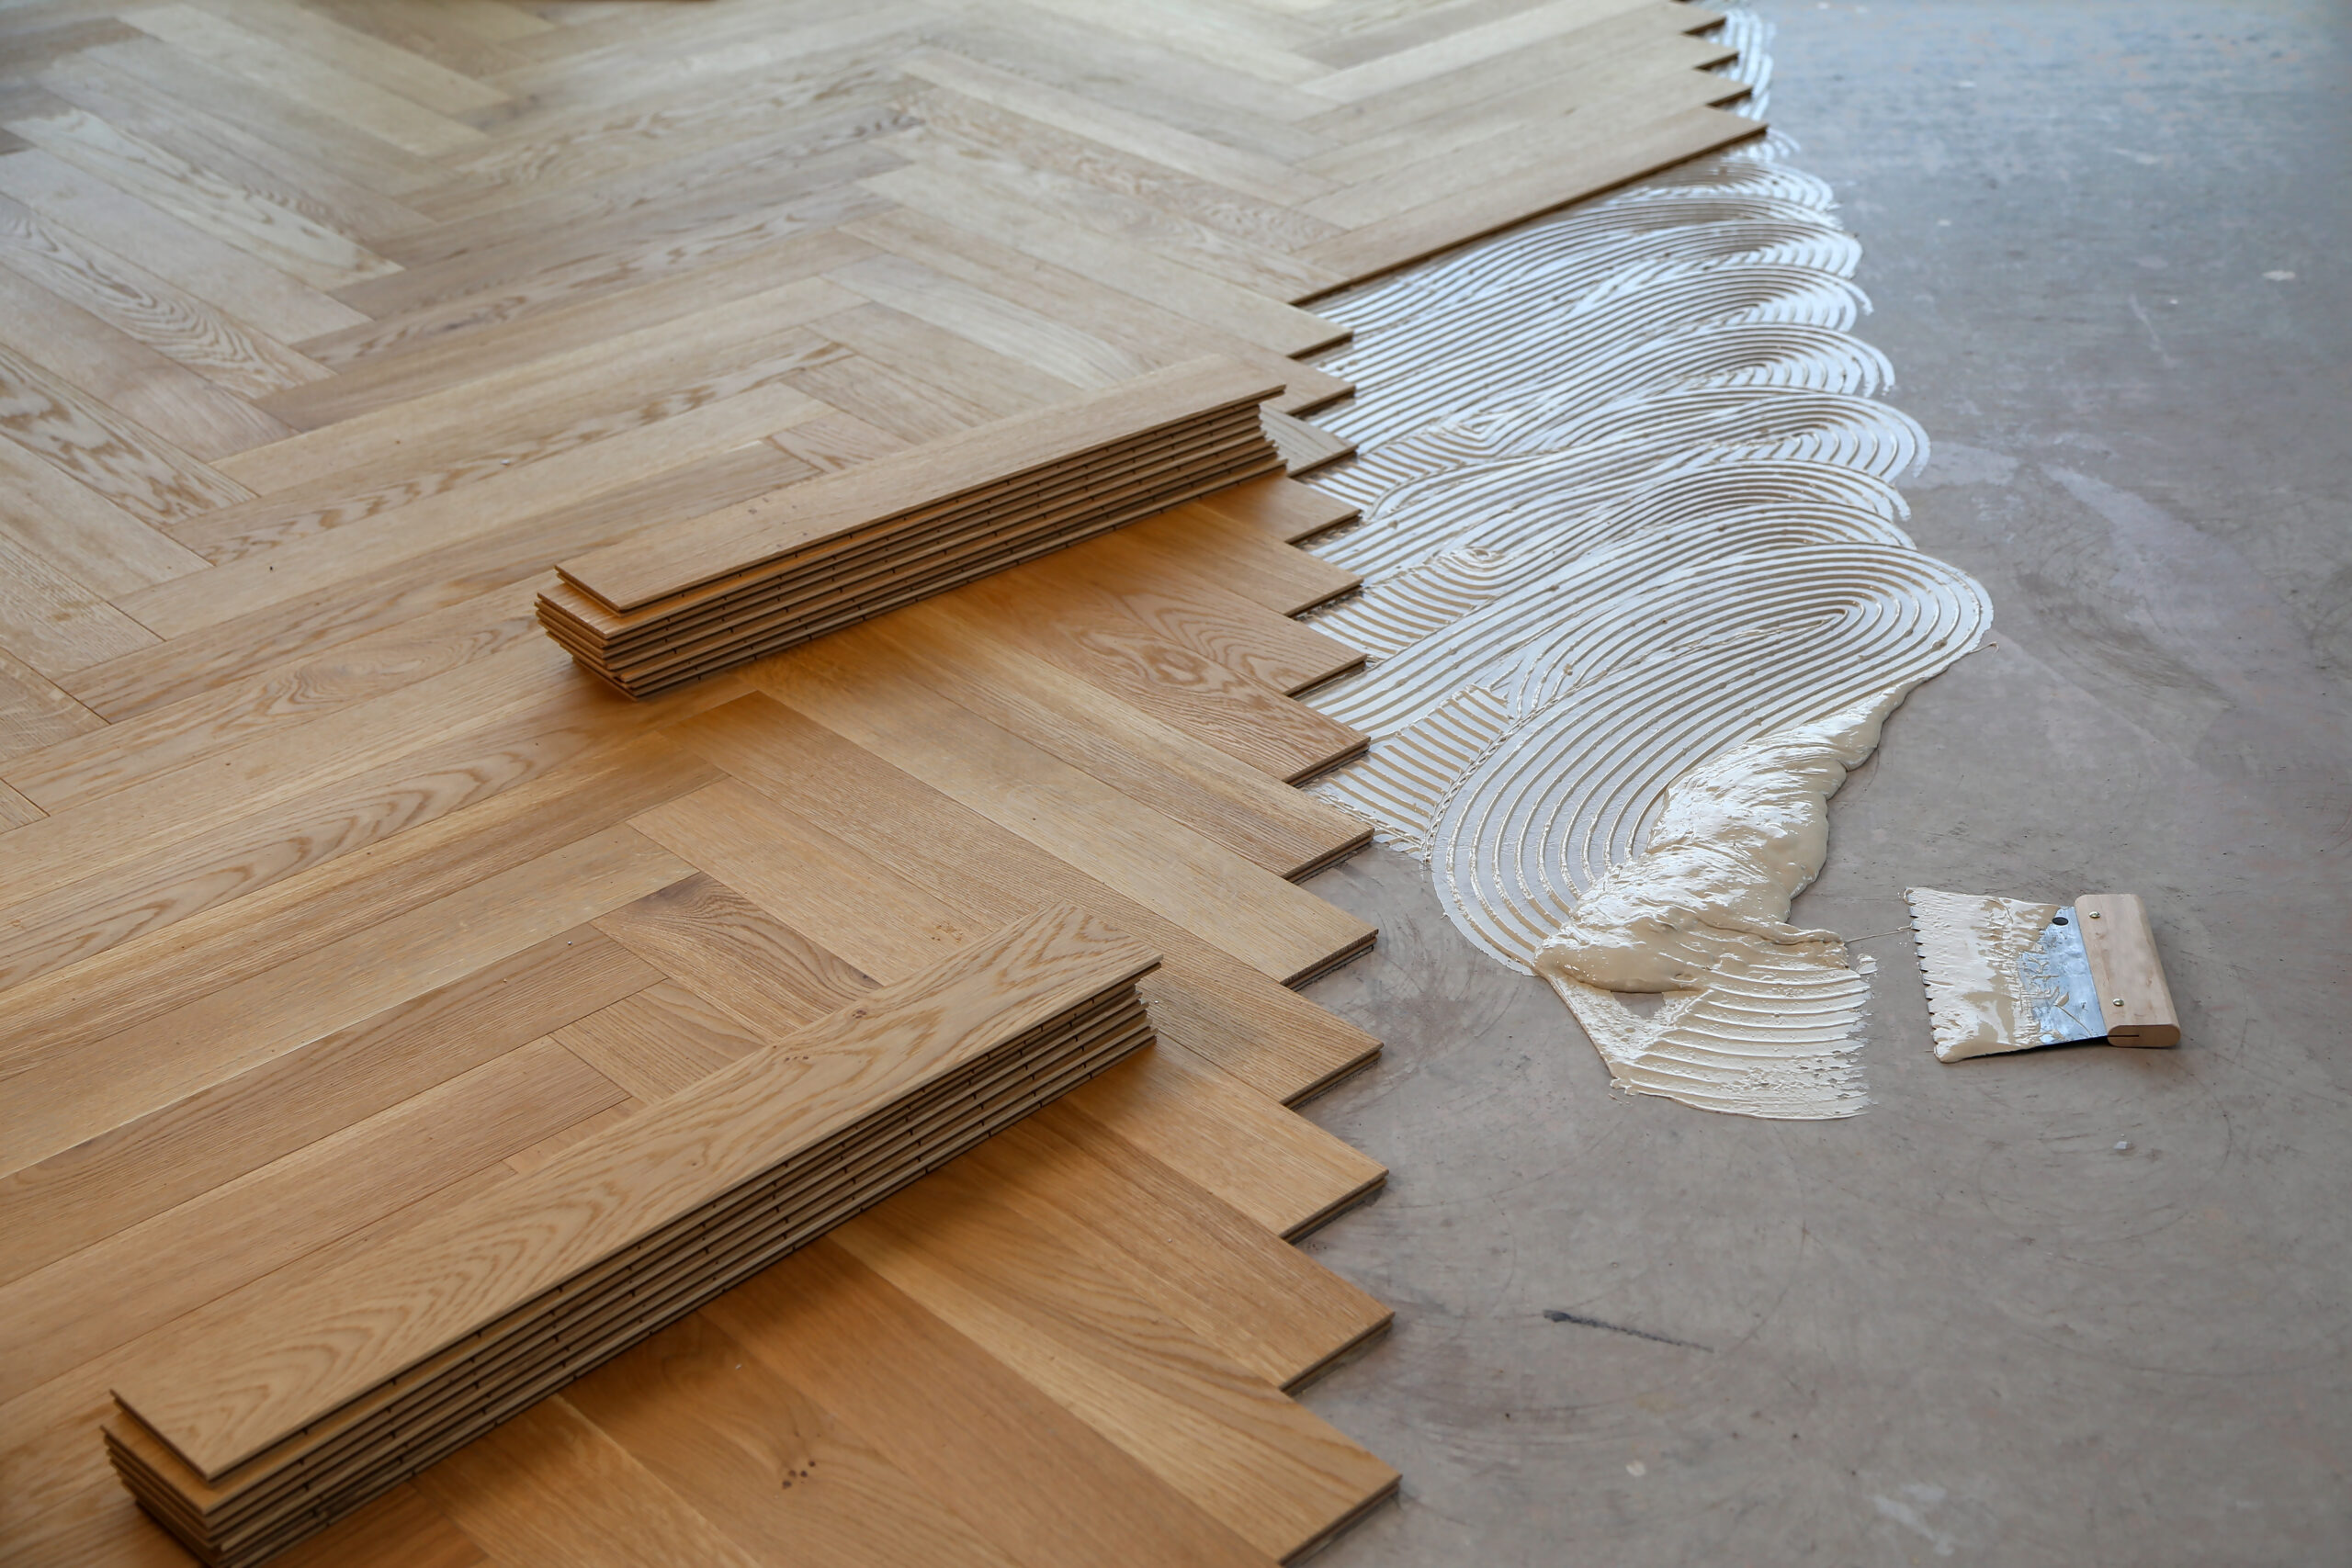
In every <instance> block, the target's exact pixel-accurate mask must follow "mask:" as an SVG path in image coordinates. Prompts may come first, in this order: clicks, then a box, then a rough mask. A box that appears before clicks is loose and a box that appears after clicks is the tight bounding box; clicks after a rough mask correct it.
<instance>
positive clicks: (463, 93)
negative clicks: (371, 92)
mask: <svg viewBox="0 0 2352 1568" xmlns="http://www.w3.org/2000/svg"><path fill="white" fill-rule="evenodd" d="M199 3H200V4H202V6H203V7H204V9H205V10H207V11H209V12H211V13H212V14H213V15H215V16H219V17H226V18H228V19H229V20H231V21H232V22H235V23H237V24H239V25H241V26H243V27H245V28H250V29H252V30H253V31H254V32H257V33H259V34H261V35H262V36H263V37H266V38H268V39H273V40H275V41H276V42H277V43H280V44H283V45H285V46H286V47H287V48H288V49H290V50H293V51H297V52H300V53H301V54H305V55H308V56H310V57H311V58H312V59H315V60H319V61H322V62H325V63H326V64H328V65H330V66H333V67H334V69H335V70H337V71H339V72H341V73H344V74H345V75H348V76H353V77H356V78H357V79H358V80H360V81H362V82H367V83H369V84H371V85H374V86H377V87H380V88H382V89H383V90H384V91H385V92H387V93H390V94H392V95H394V96H398V97H401V98H405V99H406V100H408V101H409V102H410V103H413V104H418V105H421V106H423V107H425V108H428V109H432V110H434V111H435V112H437V113H440V114H445V115H450V116H462V115H465V114H467V113H469V111H472V110H476V109H485V108H490V107H494V106H496V105H499V104H503V103H504V102H506V101H507V95H506V94H505V93H504V92H503V91H501V90H500V89H499V88H497V87H494V86H491V85H487V84H486V83H483V82H481V81H480V80H478V77H479V76H480V75H481V72H480V71H479V70H478V69H477V70H475V71H471V72H460V71H452V70H449V69H448V68H447V67H446V66H442V65H437V64H435V63H434V62H431V61H429V60H424V59H422V58H420V57H419V56H418V55H416V54H415V53H413V51H409V50H405V49H401V48H397V47H394V46H392V45H390V44H388V43H386V42H384V41H383V40H382V39H377V38H373V37H370V36H369V35H368V34H367V33H364V32H361V31H359V30H358V29H356V28H350V27H346V26H345V25H344V24H342V23H341V22H338V21H336V20H335V19H334V18H333V17H327V16H323V15H322V14H321V13H320V12H318V11H317V10H314V9H311V8H310V7H307V6H297V5H294V4H291V0H231V3H227V4H224V3H222V0H199Z"/></svg>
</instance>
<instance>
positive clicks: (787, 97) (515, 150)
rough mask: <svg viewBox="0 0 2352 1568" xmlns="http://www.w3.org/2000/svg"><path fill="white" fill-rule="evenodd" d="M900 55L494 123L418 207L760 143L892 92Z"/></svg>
mask: <svg viewBox="0 0 2352 1568" xmlns="http://www.w3.org/2000/svg"><path fill="white" fill-rule="evenodd" d="M639 15H640V17H641V16H642V15H643V13H641V12H640V13H639ZM568 30H569V29H563V30H560V31H559V32H558V33H557V34H556V35H554V36H557V37H559V38H560V37H561V36H562V32H563V31H568ZM901 52H903V49H902V46H901V45H900V44H899V43H898V42H896V41H895V40H886V41H881V42H877V43H873V44H866V45H863V46H857V47H853V48H848V49H835V50H824V51H817V52H814V53H810V54H807V55H804V56H802V57H800V58H798V59H796V60H793V61H791V62H787V63H785V64H782V65H771V66H769V67H767V68H765V69H763V70H761V71H758V72H756V73H752V76H751V78H750V79H749V80H737V81H733V82H730V83H729V84H728V87H727V90H724V91H719V92H710V93H695V94H687V95H684V96H683V97H682V96H679V95H676V94H672V93H656V94H652V95H650V96H646V97H643V98H638V99H632V100H624V101H620V102H616V103H609V104H595V105H587V106H582V107H576V108H573V109H571V110H570V111H567V112H562V113H556V114H546V115H539V116H536V117H532V118H527V119H523V120H518V121H515V122H511V123H503V124H501V123H493V124H491V125H490V127H489V129H490V130H491V131H492V134H491V136H490V139H489V140H488V141H485V142H484V143H483V144H482V145H481V147H479V148H477V149H475V150H474V151H473V152H469V153H467V154H465V155H463V156H460V157H456V158H450V159H447V160H444V163H445V164H446V165H447V168H446V172H445V173H444V174H443V175H442V179H443V181H444V182H448V181H449V176H450V175H456V176H458V178H457V179H456V181H455V182H454V183H451V184H450V185H449V188H447V190H445V191H443V192H441V193H439V194H438V195H435V196H433V197H420V198H419V200H418V205H419V206H420V207H422V208H423V209H424V210H425V211H427V212H430V213H433V214H435V215H436V216H440V215H444V214H446V215H447V216H449V217H451V218H461V217H464V216H467V215H469V214H470V213H473V212H478V211H481V210H485V209H489V208H491V207H492V206H494V203H493V202H492V199H491V197H492V192H493V191H495V190H497V189H500V188H503V189H504V190H505V191H506V193H507V194H508V195H509V196H510V197H511V196H513V195H515V194H518V193H519V192H520V191H521V190H522V189H523V188H525V187H537V188H538V189H541V190H548V189H553V188H556V187H558V186H565V185H571V184H574V183H580V182H586V181H594V180H598V179H605V178H610V177H612V176H614V175H621V174H624V173H626V172H627V171H628V170H630V169H634V168H639V167H642V166H644V165H647V164H662V163H667V162H669V161H671V160H673V159H677V158H682V157H689V156H692V155H694V154H695V153H699V152H708V151H710V150H711V149H714V148H719V147H726V146H729V145H731V144H734V143H737V142H743V141H754V140H755V139H756V138H758V137H759V136H761V135H763V134H764V133H766V132H768V131H770V130H775V128H776V127H777V126H779V125H786V124H790V123H792V122H794V121H796V120H799V119H805V118H809V115H810V113H811V112H812V111H814V112H820V113H821V112H822V111H823V109H824V107H826V106H828V105H830V104H831V103H833V102H835V101H837V100H838V99H840V98H842V97H843V96H858V95H862V94H864V93H866V92H870V91H872V90H874V89H876V88H877V87H882V86H886V85H888V84H889V83H890V82H892V81H894V80H895V79H896V74H897V73H896V71H895V70H894V68H893V64H892V62H894V61H895V60H896V58H897V57H898V55H899V53H901ZM477 118H484V117H477ZM649 132H650V134H649Z"/></svg>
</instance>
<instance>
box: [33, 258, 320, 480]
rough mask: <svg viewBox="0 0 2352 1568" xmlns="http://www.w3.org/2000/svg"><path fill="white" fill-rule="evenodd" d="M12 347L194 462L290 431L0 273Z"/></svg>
mask: <svg viewBox="0 0 2352 1568" xmlns="http://www.w3.org/2000/svg"><path fill="white" fill-rule="evenodd" d="M0 312H5V313H6V319H7V321H9V324H10V333H9V335H10V338H11V339H12V346H14V347H15V348H16V349H17V351H19V352H20V353H23V354H24V355H27V356H28V357H29V358H30V359H32V360H33V361H34V362H36V363H38V364H39V365H40V366H42V367H44V368H46V369H48V370H50V371H51V372H52V373H53V374H55V375H56V376H57V377H59V378H61V379H62V380H63V381H64V382H65V383H66V384H68V385H70V386H73V387H74V388H77V389H80V390H82V391H84V392H86V393H88V394H89V395H90V396H91V397H93V398H95V399H96V400H97V401H99V402H101V403H103V404H105V405H107V407H110V408H113V409H115V410H117V411H119V412H120V413H121V414H122V415H123V416H124V417H125V418H127V419H130V420H131V421H133V422H135V423H138V424H139V425H141V426H142V427H144V428H146V429H148V430H151V431H153V433H154V434H156V435H158V436H160V437H161V438H162V439H164V441H167V442H170V443H171V444H172V445H174V446H177V447H179V448H180V449H181V450H183V451H185V452H187V454H188V455H189V456H190V457H195V458H197V459H198V460H199V461H204V460H209V459H212V458H218V457H226V456H227V455H228V454H230V453H232V452H242V451H243V450H244V449H245V448H246V447H248V446H261V445H262V444H263V443H265V442H269V441H276V440H279V439H281V438H282V437H284V436H286V435H288V434H292V432H291V431H289V430H288V428H287V427H286V426H285V425H283V424H280V423H278V422H277V420H275V419H273V418H271V417H270V416H269V415H268V414H266V413H264V412H262V411H261V410H259V409H257V408H254V406H253V405H252V403H250V402H248V401H247V400H245V399H244V398H243V397H241V396H239V395H238V394H237V393H235V392H233V391H232V390H230V389H227V388H224V387H220V386H216V385H214V384H213V383H212V382H210V381H209V380H206V379H205V378H203V377H202V376H201V375H199V374H198V373H197V372H196V371H194V370H192V369H189V368H188V367H186V366H184V365H181V364H180V363H179V362H178V361H176V360H175V359H172V358H170V357H169V356H167V355H163V354H159V353H157V352H156V351H155V350H154V349H152V348H150V347H148V346H147V345H146V344H143V343H141V342H140V341H139V340H138V339H137V338H135V337H133V336H131V335H130V334H129V333H124V332H121V331H119V329H117V328H116V327H115V326H114V325H113V324H111V323H109V322H107V321H104V320H102V319H100V318H99V317H97V316H95V315H93V314H91V313H90V312H89V311H87V310H84V309H82V308H81V307H80V306H79V305H77V304H74V303H73V302H72V301H71V300H69V299H63V298H61V297H60V296H58V295H56V294H53V293H51V291H50V290H49V289H48V288H44V287H42V286H41V285H40V283H37V282H35V281H33V280H32V279H29V278H27V277H25V276H22V275H21V274H19V273H17V272H15V271H13V270H7V271H0Z"/></svg>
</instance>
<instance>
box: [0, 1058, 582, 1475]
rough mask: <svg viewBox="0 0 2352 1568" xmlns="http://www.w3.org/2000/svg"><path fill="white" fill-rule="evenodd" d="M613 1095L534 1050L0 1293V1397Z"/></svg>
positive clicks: (226, 1185)
mask: <svg viewBox="0 0 2352 1568" xmlns="http://www.w3.org/2000/svg"><path fill="white" fill-rule="evenodd" d="M620 1099H621V1091H620V1089H619V1088H618V1087H617V1086H616V1085H615V1084H614V1083H612V1082H611V1080H609V1079H607V1078H605V1077H604V1076H603V1075H602V1074H599V1073H596V1072H594V1071H592V1070H590V1069H589V1068H588V1067H587V1066H585V1065H584V1064H582V1062H581V1061H580V1060H579V1059H578V1058H577V1057H575V1056H573V1055H571V1053H570V1052H569V1051H566V1050H564V1049H563V1047H561V1046H560V1045H558V1044H556V1043H553V1042H552V1041H546V1040H542V1041H539V1042H537V1043H534V1044H531V1045H527V1046H525V1047H523V1048H521V1049H518V1050H515V1051H510V1052H507V1053H506V1054H504V1055H500V1056H498V1057H495V1058H493V1059H492V1060H491V1061H489V1062H486V1063H484V1064H482V1065H481V1066H478V1067H475V1068H473V1069H472V1070H471V1071H469V1072H467V1073H464V1074H461V1075H459V1076H458V1077H454V1078H451V1079H448V1080H447V1082H445V1083H443V1084H441V1085H438V1086H436V1087H435V1088H434V1089H427V1090H425V1091H424V1093H422V1094H419V1095H415V1096H413V1097H411V1098H409V1099H407V1100H402V1101H401V1102H400V1103H399V1104H397V1105H394V1106H392V1107H390V1109H388V1110H385V1111H379V1112H378V1113H377V1114H376V1115H374V1116H371V1117H369V1118H368V1119H366V1120H365V1121H362V1122H356V1123H354V1124H352V1125H351V1126H349V1127H346V1128H345V1129H343V1130H341V1131H339V1132H336V1133H334V1134H329V1135H328V1136H327V1137H325V1138H322V1139H320V1140H318V1141H316V1142H314V1143H311V1144H309V1145H304V1146H303V1147H301V1148H299V1149H297V1150H295V1151H294V1152H292V1153H290V1154H288V1155H284V1156H280V1157H279V1158H277V1159H276V1160H273V1161H271V1162H270V1163H268V1164H266V1165H264V1166H260V1167H258V1168H255V1169H254V1170H251V1171H249V1172H247V1173H246V1174H244V1175H243V1176H241V1177H238V1178H237V1179H234V1180H232V1181H228V1182H223V1183H221V1184H220V1185H219V1186H215V1187H212V1188H209V1189H208V1190H206V1191H204V1192H202V1193H200V1194H199V1195H198V1196H197V1197H194V1198H191V1199H189V1200H187V1201H186V1202H184V1203H181V1204H179V1205H176V1206H175V1207H174V1208H172V1209H168V1210H165V1211H163V1212H162V1213H157V1214H155V1215H153V1216H151V1217H150V1218H148V1219H146V1220H143V1221H141V1222H140V1223H139V1224H134V1225H131V1226H130V1227H129V1228H127V1229H124V1230H121V1231H118V1232H116V1233H115V1234H114V1235H111V1236H109V1237H107V1239H105V1240H104V1241H101V1242H98V1243H96V1244H95V1245H93V1246H90V1247H84V1248H82V1249H80V1250H79V1251H76V1252H74V1253H73V1254H72V1255H71V1256H69V1257H66V1258H62V1259H60V1260H59V1261H57V1262H55V1263H52V1264H51V1265H50V1266H49V1267H47V1268H45V1269H40V1270H38V1271H36V1272H34V1273H31V1274H28V1275H26V1276H24V1277H23V1278H21V1279H18V1280H13V1281H11V1282H10V1283H8V1284H6V1285H0V1302H5V1303H6V1307H7V1315H6V1320H5V1321H6V1324H7V1325H9V1326H7V1327H5V1328H0V1336H5V1339H4V1340H0V1344H5V1347H6V1354H0V1399H6V1398H13V1397H14V1396H16V1395H17V1394H18V1393H23V1392H25V1391H26V1390H28V1389H29V1388H31V1387H33V1386H35V1385H36V1384H39V1383H40V1382H46V1381H47V1380H48V1379H50V1378H52V1377H55V1376H58V1375H60V1374H62V1373H63V1372H65V1371H68V1370H70V1369H72V1368H74V1367H75V1366H78V1365H80V1364H82V1363H83V1362H85V1361H87V1360H89V1359H91V1358H92V1357H95V1356H100V1355H104V1354H105V1353H106V1352H107V1351H109V1350H112V1349H115V1348H118V1347H119V1346H123V1345H127V1344H129V1343H130V1342H131V1341H132V1340H134V1339H136V1338H138V1337H140V1336H141V1335H143V1334H146V1333H147V1332H148V1331H150V1330H151V1329H154V1328H156V1327H159V1326H162V1325H164V1324H167V1323H170V1322H171V1321H172V1320H173V1319H175V1318H176V1317H178V1316H179V1315H180V1314H184V1313H187V1312H189V1311H190V1310H192V1309H194V1308H196V1307H199V1306H202V1305H204V1304H206V1303H210V1302H214V1301H217V1300H219V1299H220V1297H222V1296H224V1295H227V1294H228V1293H230V1292H233V1291H236V1290H238V1289H239V1288H241V1287H243V1286H246V1285H248V1284H250V1283H251V1282H252V1281H254V1280H257V1279H259V1278H261V1277H262V1276H264V1275H265V1274H266V1273H268V1272H269V1271H270V1270H272V1269H277V1268H281V1267H283V1266H284V1265H285V1264H287V1263H289V1262H292V1261H294V1260H296V1259H298V1258H301V1257H303V1256H304V1255H305V1254H308V1253H311V1251H313V1250H314V1249H316V1248H318V1247H321V1246H322V1245H324V1244H326V1243H329V1242H332V1241H334V1240H336V1239H337V1238H338V1237H341V1236H343V1235H348V1234H350V1233H351V1232H352V1231H355V1230H356V1229H358V1228H359V1227H360V1226H362V1225H365V1224H368V1223H369V1222H370V1221H373V1220H376V1219H379V1218H381V1217H382V1216H384V1215H386V1214H389V1213H393V1212H394V1211H396V1210H398V1209H401V1208H402V1207H405V1206H407V1205H408V1204H411V1203H413V1202H414V1201H417V1200H418V1199H419V1198H422V1197H424V1196H427V1195H428V1194H431V1193H433V1192H435V1191H436V1190H441V1189H443V1188H446V1187H447V1186H448V1185H449V1184H451V1183H453V1182H456V1181H458V1180H459V1179H462V1178H465V1177H468V1176H470V1175H472V1174H474V1173H475V1172H476V1171H478V1170H480V1169H481V1168H483V1167H484V1166H487V1165H491V1164H493V1163H496V1162H499V1161H502V1160H503V1159H504V1158H505V1157H506V1156H509V1155H511V1154H513V1153H515V1152H516V1151H517V1150H519V1149H522V1148H526V1147H528V1146H529V1145H532V1144H535V1143H537V1142H538V1141H539V1140H540V1139H541V1138H543V1137H545V1136H546V1135H547V1134H549V1133H552V1132H554V1131H556V1130H557V1129H558V1128H560V1127H561V1126H563V1125H565V1124H567V1123H569V1122H575V1121H577V1120H579V1119H580V1118H581V1117H582V1116H583V1115H587V1114H590V1113H593V1112H594V1111H597V1110H599V1109H602V1108H603V1107H605V1106H607V1105H611V1104H614V1103H616V1102H617V1101H618V1100H620ZM100 1303H105V1306H104V1310H97V1309H98V1308H99V1305H100ZM85 1440H86V1439H85Z"/></svg>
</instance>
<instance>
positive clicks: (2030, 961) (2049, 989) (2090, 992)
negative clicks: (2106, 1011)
mask: <svg viewBox="0 0 2352 1568" xmlns="http://www.w3.org/2000/svg"><path fill="white" fill-rule="evenodd" d="M2018 981H2019V982H2020V983H2021V985H2022V987H2023V991H2024V996H2023V998H2022V999H2023V1000H2024V1002H2025V1003H2026V1005H2027V1006H2028V1007H2029V1008H2030V1009H2031V1010H2032V1012H2033V1023H2034V1032H2035V1034H2036V1035H2037V1037H2038V1038H2036V1039H2033V1040H2021V1041H2019V1042H2018V1044H2020V1045H2031V1044H2041V1045H2063V1044H2065V1043H2068V1042H2070V1041H2075V1040H2101V1039H2104V1038H2106V1036H2107V1024H2106V1023H2105V1022H2104V1021H2103V1015H2102V1014H2101V1012H2100V1010H2099V1005H2098V987H2097V986H2096V985H2095V984H2093V982H2092V980H2091V961H2090V955H2089V954H2088V953H2085V952H2084V951H2083V928H2082V921H2081V919H2080V917H2078V916H2077V915H2076V914H2075V907H2074V906H2073V905H2072V904H2068V905H2066V906H2064V908H2061V909H2060V910H2059V911H2058V913H2057V915H2056V916H2055V917H2053V918H2052V920H2051V922H2050V923H2049V924H2048V925H2046V926H2044V927H2042V928H2041V936H2040V937H2038V938H2037V939H2035V941H2034V944H2033V945H2032V946H2031V947H2029V948H2027V949H2026V950H2025V951H2024V952H2023V953H2019V954H2018Z"/></svg>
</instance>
